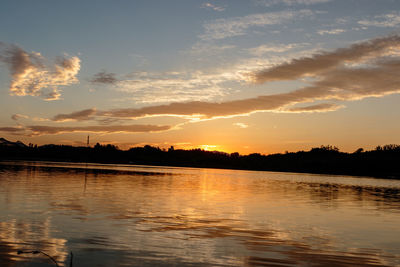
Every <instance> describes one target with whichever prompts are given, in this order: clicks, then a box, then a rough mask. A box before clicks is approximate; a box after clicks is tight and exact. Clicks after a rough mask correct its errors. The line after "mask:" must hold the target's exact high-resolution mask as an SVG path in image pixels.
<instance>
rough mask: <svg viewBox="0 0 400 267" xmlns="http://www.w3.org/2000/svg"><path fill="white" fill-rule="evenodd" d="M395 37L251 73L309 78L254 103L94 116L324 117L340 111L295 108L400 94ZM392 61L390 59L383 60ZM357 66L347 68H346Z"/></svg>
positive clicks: (260, 78)
mask: <svg viewBox="0 0 400 267" xmlns="http://www.w3.org/2000/svg"><path fill="white" fill-rule="evenodd" d="M395 50H397V51H398V50H400V37H399V36H389V37H383V38H377V39H373V40H370V41H366V42H362V43H358V44H355V45H352V46H350V47H348V48H340V49H337V50H335V51H332V52H325V53H318V54H315V55H313V56H311V57H307V58H300V59H297V60H293V61H291V62H289V63H284V64H281V65H278V66H275V67H272V68H269V69H266V70H264V71H261V72H257V73H255V81H257V82H259V83H264V82H268V81H276V80H297V79H298V78H300V77H304V76H313V77H314V78H315V79H313V80H311V81H310V84H309V85H308V86H304V87H302V88H300V89H297V90H294V91H291V92H287V93H281V94H272V95H264V96H258V97H254V98H248V99H241V100H234V101H227V102H218V103H212V102H204V101H191V102H185V103H170V104H166V105H155V106H147V107H142V108H125V109H114V110H108V111H98V112H97V114H96V115H97V116H102V117H106V118H107V117H108V118H128V119H133V118H135V119H136V118H142V117H148V116H150V117H151V116H177V117H184V118H188V119H191V120H192V121H196V120H207V119H215V118H224V117H234V116H243V115H247V114H251V113H254V112H265V111H270V112H282V111H283V112H296V113H297V112H327V111H333V110H336V109H338V108H340V107H341V106H340V105H336V104H326V103H325V104H311V105H309V106H308V107H303V108H298V107H293V106H294V105H296V104H299V103H313V102H315V101H319V100H328V99H331V100H343V101H354V100H360V99H364V98H366V97H381V96H384V95H388V94H394V93H399V92H400V75H398V73H400V57H399V56H397V55H396V53H393V51H395ZM388 55H392V56H388ZM349 62H350V63H357V62H358V63H360V62H362V63H363V64H360V65H349V64H347V63H349Z"/></svg>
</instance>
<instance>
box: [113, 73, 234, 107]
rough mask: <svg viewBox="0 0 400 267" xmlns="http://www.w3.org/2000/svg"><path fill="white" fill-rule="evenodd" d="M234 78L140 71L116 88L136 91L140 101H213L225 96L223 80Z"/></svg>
mask: <svg viewBox="0 0 400 267" xmlns="http://www.w3.org/2000/svg"><path fill="white" fill-rule="evenodd" d="M230 79H231V77H227V76H226V75H224V74H218V73H213V74H207V73H203V72H200V71H196V72H192V73H189V72H164V73H147V72H146V73H137V74H133V75H131V77H130V79H125V80H121V81H119V82H118V83H117V84H116V87H115V89H116V90H118V91H121V92H124V93H129V94H134V98H133V99H131V100H134V101H135V102H138V103H160V102H171V101H175V102H182V101H190V100H194V99H197V100H203V101H205V100H211V99H213V98H215V97H218V96H223V95H225V93H226V90H227V89H225V88H224V87H223V86H221V84H222V83H224V82H227V81H229V80H230Z"/></svg>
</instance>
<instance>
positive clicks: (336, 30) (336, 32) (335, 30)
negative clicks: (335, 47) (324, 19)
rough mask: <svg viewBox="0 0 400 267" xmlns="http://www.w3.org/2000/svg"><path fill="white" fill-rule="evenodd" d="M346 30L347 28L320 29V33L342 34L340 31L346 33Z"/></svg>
mask: <svg viewBox="0 0 400 267" xmlns="http://www.w3.org/2000/svg"><path fill="white" fill-rule="evenodd" d="M344 32H346V30H345V29H331V30H319V31H318V34H319V35H325V34H330V35H332V34H334V35H336V34H340V33H344Z"/></svg>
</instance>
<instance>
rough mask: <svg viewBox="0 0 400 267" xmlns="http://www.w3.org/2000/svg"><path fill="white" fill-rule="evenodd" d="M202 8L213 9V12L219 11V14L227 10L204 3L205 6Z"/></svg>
mask: <svg viewBox="0 0 400 267" xmlns="http://www.w3.org/2000/svg"><path fill="white" fill-rule="evenodd" d="M201 7H202V8H207V9H212V10H214V11H219V12H221V11H224V10H225V8H224V7H222V6H217V5H214V4H212V3H204V4H202V5H201Z"/></svg>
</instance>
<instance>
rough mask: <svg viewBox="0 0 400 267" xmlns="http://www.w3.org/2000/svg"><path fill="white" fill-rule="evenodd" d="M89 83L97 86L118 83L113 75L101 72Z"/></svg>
mask: <svg viewBox="0 0 400 267" xmlns="http://www.w3.org/2000/svg"><path fill="white" fill-rule="evenodd" d="M90 82H92V83H97V84H115V83H117V82H118V79H117V77H116V74H115V73H109V72H106V71H101V72H99V73H96V74H95V75H94V76H93V78H92V79H91V80H90Z"/></svg>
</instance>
